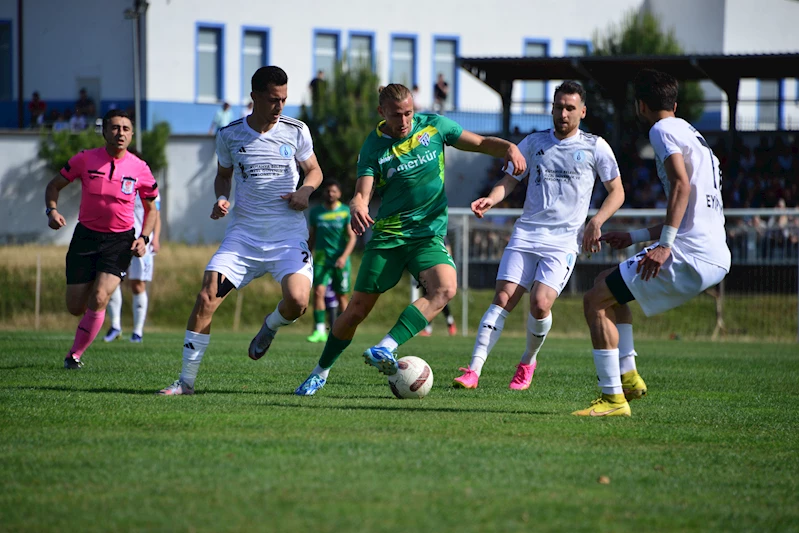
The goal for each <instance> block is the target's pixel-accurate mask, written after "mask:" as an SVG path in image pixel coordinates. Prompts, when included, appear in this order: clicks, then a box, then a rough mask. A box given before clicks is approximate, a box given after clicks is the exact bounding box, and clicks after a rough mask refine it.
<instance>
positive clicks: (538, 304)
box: [530, 296, 554, 320]
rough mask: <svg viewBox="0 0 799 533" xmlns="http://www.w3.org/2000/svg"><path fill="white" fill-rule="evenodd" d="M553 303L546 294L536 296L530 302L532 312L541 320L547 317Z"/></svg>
mask: <svg viewBox="0 0 799 533" xmlns="http://www.w3.org/2000/svg"><path fill="white" fill-rule="evenodd" d="M553 303H554V302H553V301H552V300H550V299H549V298H547V297H546V296H535V297H534V298H533V299H532V301H531V302H530V313H531V314H532V315H533V316H534V317H536V318H537V319H539V320H541V319H543V318H546V316H547V315H548V314H549V311H550V310H551V309H552V304H553Z"/></svg>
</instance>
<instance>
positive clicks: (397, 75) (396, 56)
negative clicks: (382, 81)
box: [389, 37, 416, 88]
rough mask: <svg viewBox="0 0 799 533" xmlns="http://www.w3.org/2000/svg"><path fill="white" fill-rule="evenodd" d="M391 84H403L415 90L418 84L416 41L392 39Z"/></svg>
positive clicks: (405, 38) (412, 39)
mask: <svg viewBox="0 0 799 533" xmlns="http://www.w3.org/2000/svg"><path fill="white" fill-rule="evenodd" d="M390 76H391V79H390V80H389V82H390V83H401V84H403V85H404V86H406V87H409V88H413V85H414V84H415V83H416V39H415V38H414V37H393V38H392V39H391V74H390Z"/></svg>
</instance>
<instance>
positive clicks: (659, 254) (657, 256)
mask: <svg viewBox="0 0 799 533" xmlns="http://www.w3.org/2000/svg"><path fill="white" fill-rule="evenodd" d="M670 255H671V248H666V247H665V246H656V247H654V248H652V249H651V250H649V251H648V252H647V253H646V255H644V257H643V258H642V259H641V260H640V261H638V268H636V269H635V271H636V272H638V273H640V274H641V279H642V280H644V281H649V280H650V279H652V278H656V277H658V273H659V272H660V267H662V266H663V263H665V262H666V260H667V259H668V258H669V256H670Z"/></svg>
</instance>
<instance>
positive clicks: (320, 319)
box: [313, 309, 325, 324]
mask: <svg viewBox="0 0 799 533" xmlns="http://www.w3.org/2000/svg"><path fill="white" fill-rule="evenodd" d="M313 321H314V322H315V323H316V324H324V323H325V310H324V309H321V310H318V309H314V312H313Z"/></svg>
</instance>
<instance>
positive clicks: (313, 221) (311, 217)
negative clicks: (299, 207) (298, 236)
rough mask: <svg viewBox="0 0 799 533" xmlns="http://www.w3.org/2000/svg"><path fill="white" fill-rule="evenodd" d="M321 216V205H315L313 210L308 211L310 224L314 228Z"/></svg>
mask: <svg viewBox="0 0 799 533" xmlns="http://www.w3.org/2000/svg"><path fill="white" fill-rule="evenodd" d="M318 217H319V207H318V206H317V207H314V208H313V209H311V212H310V213H308V225H309V226H310V227H312V228H315V227H316V219H317V218H318Z"/></svg>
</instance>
